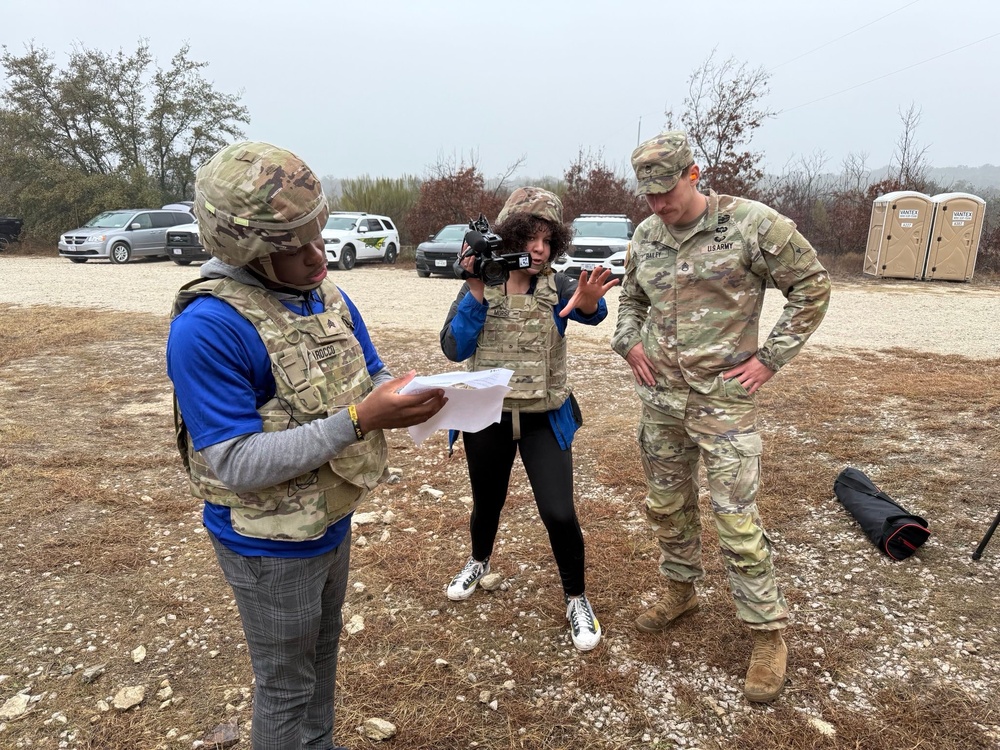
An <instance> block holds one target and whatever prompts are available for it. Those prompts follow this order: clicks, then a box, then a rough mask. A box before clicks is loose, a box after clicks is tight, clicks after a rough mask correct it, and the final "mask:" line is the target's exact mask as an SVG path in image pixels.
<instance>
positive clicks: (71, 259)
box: [70, 258, 88, 263]
mask: <svg viewBox="0 0 1000 750" xmlns="http://www.w3.org/2000/svg"><path fill="white" fill-rule="evenodd" d="M87 260H88V259H87V258H70V262H71V263H86V262H87Z"/></svg>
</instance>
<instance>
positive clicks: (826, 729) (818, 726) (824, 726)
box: [809, 716, 837, 737]
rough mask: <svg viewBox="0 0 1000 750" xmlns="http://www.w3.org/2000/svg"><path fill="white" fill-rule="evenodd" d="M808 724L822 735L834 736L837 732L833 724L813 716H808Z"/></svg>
mask: <svg viewBox="0 0 1000 750" xmlns="http://www.w3.org/2000/svg"><path fill="white" fill-rule="evenodd" d="M809 724H810V726H812V728H813V729H815V730H816V731H817V732H819V733H820V734H821V735H823V736H824V737H835V736H836V734H837V730H836V728H834V726H833V724H831V723H830V722H828V721H823V720H822V719H817V718H816V717H815V716H810V717H809Z"/></svg>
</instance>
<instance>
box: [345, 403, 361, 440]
mask: <svg viewBox="0 0 1000 750" xmlns="http://www.w3.org/2000/svg"><path fill="white" fill-rule="evenodd" d="M347 413H348V414H349V415H350V416H351V425H352V426H353V427H354V437H356V438H357V439H358V440H364V439H365V433H363V432H362V431H361V422H359V421H358V407H356V406H355V405H354V404H351V405H350V406H348V407H347Z"/></svg>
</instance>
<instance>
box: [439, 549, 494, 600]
mask: <svg viewBox="0 0 1000 750" xmlns="http://www.w3.org/2000/svg"><path fill="white" fill-rule="evenodd" d="M489 572H490V558H488V557H487V558H486V559H485V560H483V561H482V562H478V561H476V560H474V559H472V558H471V557H470V558H469V561H468V562H467V563H465V567H464V568H462V569H461V570H460V571H459V573H458V575H457V576H455V577H454V578H452V579H451V583H449V584H448V598H449V599H451V600H452V601H456V602H460V601H462V600H463V599H468V598H469V597H470V596H472V593H473V592H474V591H475V590H476V586H478V585H479V582H480V581H481V580H482V578H483V576H484V575H486V574H487V573H489Z"/></svg>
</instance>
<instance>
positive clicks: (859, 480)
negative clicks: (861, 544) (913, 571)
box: [833, 467, 931, 560]
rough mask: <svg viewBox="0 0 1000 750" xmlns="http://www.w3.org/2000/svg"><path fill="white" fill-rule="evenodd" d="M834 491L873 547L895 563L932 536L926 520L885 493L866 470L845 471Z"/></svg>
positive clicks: (838, 479) (839, 475) (834, 485)
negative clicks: (869, 476)
mask: <svg viewBox="0 0 1000 750" xmlns="http://www.w3.org/2000/svg"><path fill="white" fill-rule="evenodd" d="M833 492H834V494H836V495H837V499H838V500H839V501H840V503H841V505H843V506H844V507H845V508H846V509H847V511H848V512H849V513H850V514H851V515H852V516H854V518H855V520H856V521H857V522H858V523H859V524H860V525H861V528H862V530H863V531H864V532H865V534H867V535H868V538H869V539H871V540H872V544H874V545H875V546H876V547H878V548H879V549H880V550H882V552H884V553H885V554H886V555H888V556H889V557H890V558H892V559H893V560H905V559H906V558H907V557H909V556H910V555H912V554H913V553H914V552H916V551H917V548H919V547H920V545H921V544H923V543H924V542H926V541H927V537H929V536H930V535H931V532H930V529H928V528H927V521H926V520H925V519H923V518H921V517H920V516H915V515H913V514H912V513H910V512H909V511H908V510H906V508H903V507H902V506H901V505H900V504H899V503H897V502H896V501H895V500H893V499H892V498H891V497H889V496H888V495H887V494H885V493H884V492H882V490H880V489H879V488H878V487H876V486H875V483H874V482H872V480H871V479H869V478H868V476H867V475H866V474H865V473H864V472H863V471H859V470H858V469H854V468H851V467H847V468H846V469H844V470H843V471H842V472H840V474H838V475H837V479H836V480H835V481H834V483H833Z"/></svg>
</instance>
